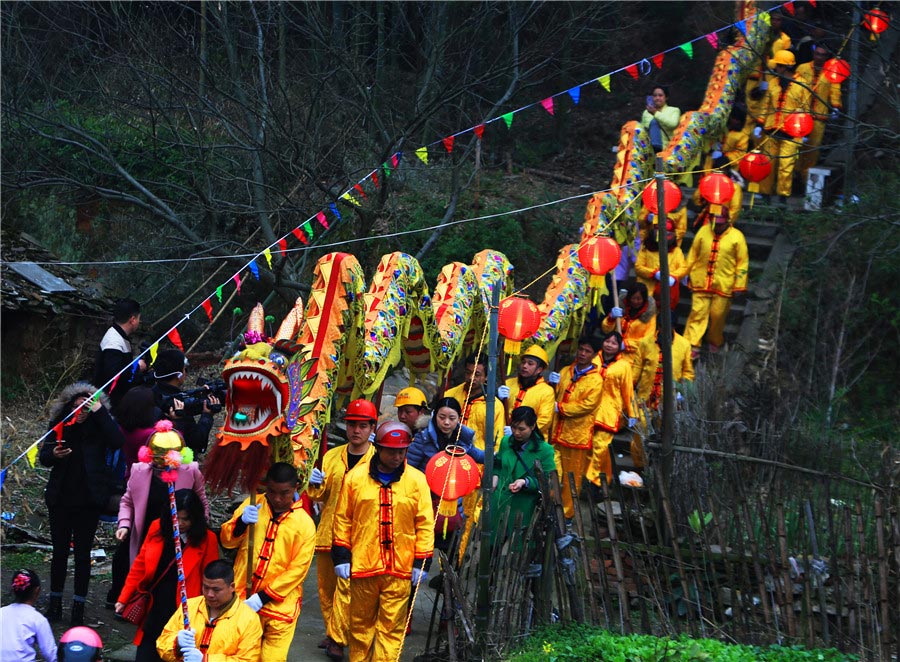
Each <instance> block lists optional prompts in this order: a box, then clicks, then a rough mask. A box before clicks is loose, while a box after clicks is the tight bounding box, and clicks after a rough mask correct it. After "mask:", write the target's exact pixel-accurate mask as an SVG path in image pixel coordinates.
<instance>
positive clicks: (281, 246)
mask: <svg viewBox="0 0 900 662" xmlns="http://www.w3.org/2000/svg"><path fill="white" fill-rule="evenodd" d="M278 250H280V251H281V252H282V253H287V239H285V238H284V237H282V238H281V239H279V240H278ZM220 289H221V288H220ZM216 294H219V293H218V292H216ZM219 303H222V295H221V294H219Z"/></svg>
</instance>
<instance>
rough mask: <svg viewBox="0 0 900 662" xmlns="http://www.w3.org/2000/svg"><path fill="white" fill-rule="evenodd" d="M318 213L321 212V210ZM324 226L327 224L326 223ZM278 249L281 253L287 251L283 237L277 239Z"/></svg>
mask: <svg viewBox="0 0 900 662" xmlns="http://www.w3.org/2000/svg"><path fill="white" fill-rule="evenodd" d="M319 213H320V214H321V213H322V212H319ZM325 227H328V226H327V225H326V226H325ZM278 250H280V251H281V252H282V253H287V240H286V239H285V238H284V237H282V238H281V239H279V240H278Z"/></svg>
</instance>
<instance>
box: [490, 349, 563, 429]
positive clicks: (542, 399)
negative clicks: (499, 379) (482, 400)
mask: <svg viewBox="0 0 900 662" xmlns="http://www.w3.org/2000/svg"><path fill="white" fill-rule="evenodd" d="M548 365H550V358H549V357H548V356H547V352H546V351H545V350H544V348H543V347H540V346H539V345H531V346H530V347H528V348H527V349H526V350H525V351H524V352H522V359H521V360H520V361H519V368H518V370H517V371H516V375H515V376H514V377H510V378H509V379H507V380H506V384H504V385H503V386H501V387H500V388H498V389H497V397H498V398H500V400H502V401H503V406H504V409H505V410H506V411H507V412H512V410H513V409H515V408H516V407H531V408H532V409H534V411H535V412H536V413H537V417H538V429H539V430H540V431H541V434H542V435H543V436H544V439H549V438H550V424H551V423H552V422H553V407H554V405H555V404H556V393H555V392H554V390H553V387H552V386H551V385H550V384H548V383H547V382H545V381H544V376H543V374H544V370H546V369H547V366H548ZM506 432H507V431H506V430H504V434H506Z"/></svg>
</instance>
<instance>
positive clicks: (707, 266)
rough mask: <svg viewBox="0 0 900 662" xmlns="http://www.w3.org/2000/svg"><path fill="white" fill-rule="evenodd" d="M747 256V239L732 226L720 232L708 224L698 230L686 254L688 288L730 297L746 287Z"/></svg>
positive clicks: (748, 259)
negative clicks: (715, 231)
mask: <svg viewBox="0 0 900 662" xmlns="http://www.w3.org/2000/svg"><path fill="white" fill-rule="evenodd" d="M749 267H750V257H749V254H748V252H747V240H746V239H744V235H743V233H742V232H741V231H740V230H738V229H737V228H735V227H729V228H728V229H727V230H725V231H724V232H723V233H722V234H720V235H716V234H715V233H714V232H713V229H712V224H710V223H707V224H706V225H704V226H703V227H702V228H700V229H699V230H698V231H697V234H696V235H695V236H694V243H692V244H691V251H690V253H688V271H689V273H690V288H691V290H692V291H693V292H699V293H703V294H718V295H719V296H723V297H730V296H731V295H732V294H733V293H734V292H744V291H745V290H746V289H747V270H748V268H749Z"/></svg>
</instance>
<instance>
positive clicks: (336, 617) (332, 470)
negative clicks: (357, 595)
mask: <svg viewBox="0 0 900 662" xmlns="http://www.w3.org/2000/svg"><path fill="white" fill-rule="evenodd" d="M408 390H418V389H408ZM420 393H421V391H420ZM402 394H403V392H402V391H401V393H400V395H402ZM400 395H398V396H397V399H398V401H401V398H400ZM424 400H425V396H424V395H422V400H421V402H424ZM411 402H419V400H413V399H411ZM400 407H410V408H413V409H415V415H416V417H418V415H419V406H417V405H414V404H405V403H404V404H402V405H400ZM377 420H378V410H377V409H376V408H375V405H374V404H372V403H371V402H369V401H368V400H354V401H353V402H351V403H350V404H349V405H348V406H347V413H346V414H344V421H345V422H346V424H347V443H346V444H344V445H342V446H337V447H336V448H332V449H331V450H330V451H328V452H327V453H326V454H325V457H324V458H323V459H322V468H321V469H318V468H314V469H313V470H312V474H311V475H310V477H309V487H308V488H307V489H306V493H307V494H308V495H309V497H310V498H311V499H312V500H313V501H318V502H320V503H322V511H321V513H320V514H319V526H318V528H317V529H316V573H317V575H318V581H319V606H320V607H321V608H322V620H323V621H324V622H325V638H324V639H323V640H322V641H321V642H320V643H319V647H320V648H324V649H325V653H326V655H328V657H330V658H331V659H333V660H341V659H343V657H344V647H345V646H346V645H347V637H348V629H349V622H350V582H349V581H348V580H347V579H342V578H339V577H337V576H336V575H335V574H334V562H333V561H332V560H331V542H332V534H333V527H334V511H335V508H336V507H337V502H338V497H339V496H340V494H341V487H342V486H343V484H344V480H345V479H346V476H347V473H348V472H349V471H350V470H352V469H353V468H354V467H355V466H356V465H357V464H363V465H365V464H367V463H368V462H369V460H371V459H372V456H373V455H374V454H375V447H374V446H373V445H372V443H371V442H370V441H369V437H370V436H371V435H372V434H373V433H374V432H375V423H376V421H377Z"/></svg>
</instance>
